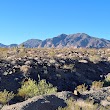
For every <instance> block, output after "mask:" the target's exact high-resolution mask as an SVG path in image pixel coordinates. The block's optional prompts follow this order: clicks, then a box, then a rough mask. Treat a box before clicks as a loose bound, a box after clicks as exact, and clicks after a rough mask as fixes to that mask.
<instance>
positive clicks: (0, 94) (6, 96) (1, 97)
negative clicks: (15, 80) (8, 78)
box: [0, 90, 15, 105]
mask: <svg viewBox="0 0 110 110" xmlns="http://www.w3.org/2000/svg"><path fill="white" fill-rule="evenodd" d="M14 96H15V95H14V94H13V93H12V92H9V91H6V90H4V91H0V103H1V104H3V105H5V104H7V103H8V102H9V101H10V100H11V99H13V98H14Z"/></svg>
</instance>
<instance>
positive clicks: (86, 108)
mask: <svg viewBox="0 0 110 110" xmlns="http://www.w3.org/2000/svg"><path fill="white" fill-rule="evenodd" d="M66 103H67V106H66V107H64V108H62V107H59V108H58V110H99V109H100V110H109V108H106V107H102V106H100V105H98V104H94V101H90V100H77V101H75V100H72V99H68V100H67V101H66Z"/></svg>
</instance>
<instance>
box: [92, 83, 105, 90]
mask: <svg viewBox="0 0 110 110" xmlns="http://www.w3.org/2000/svg"><path fill="white" fill-rule="evenodd" d="M103 84H104V82H101V81H94V82H92V86H91V88H92V89H100V88H102V87H103Z"/></svg>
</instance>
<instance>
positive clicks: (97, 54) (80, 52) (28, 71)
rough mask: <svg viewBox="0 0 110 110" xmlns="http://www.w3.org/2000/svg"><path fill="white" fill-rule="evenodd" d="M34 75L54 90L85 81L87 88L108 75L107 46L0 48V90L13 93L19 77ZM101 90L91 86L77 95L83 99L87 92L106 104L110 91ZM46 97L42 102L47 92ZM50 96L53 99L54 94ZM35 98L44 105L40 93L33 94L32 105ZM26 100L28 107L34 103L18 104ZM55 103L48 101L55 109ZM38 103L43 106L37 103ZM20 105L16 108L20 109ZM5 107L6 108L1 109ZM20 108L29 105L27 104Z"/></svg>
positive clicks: (19, 79) (109, 67)
mask: <svg viewBox="0 0 110 110" xmlns="http://www.w3.org/2000/svg"><path fill="white" fill-rule="evenodd" d="M38 76H40V79H46V82H47V83H51V84H52V85H53V86H54V87H57V89H58V92H62V91H72V93H73V91H74V89H75V88H76V87H77V86H79V85H81V84H84V83H85V85H88V90H90V89H91V85H92V82H93V81H104V80H105V78H108V79H109V77H110V49H84V48H79V49H76V48H73V47H71V48H37V49H27V48H14V49H13V48H10V49H6V50H5V49H4V50H3V49H1V52H0V91H4V89H6V90H8V91H10V92H13V93H15V94H17V92H18V89H19V88H20V87H21V83H22V82H23V81H25V80H27V79H28V78H31V79H33V80H35V81H36V82H38V80H39V77H38ZM109 86H110V85H109ZM101 91H102V92H100V90H98V91H96V90H95V91H94V90H91V91H89V92H86V93H84V94H82V95H83V96H84V97H83V96H82V97H79V98H82V99H84V98H86V97H88V96H90V97H93V98H91V99H94V100H95V102H97V103H100V104H102V105H104V102H105V103H107V104H109V101H107V100H109V95H110V93H109V92H110V91H109V89H108V88H105V89H104V88H103V90H101ZM72 93H71V94H72ZM58 94H60V93H58ZM67 94H68V93H67ZM95 94H96V95H95ZM94 95H95V96H94ZM85 96H86V97H85ZM49 97H50V98H49V99H48V100H47V102H46V104H47V103H48V101H49V100H50V99H51V98H52V97H51V96H49ZM107 97H108V99H107ZM54 98H55V99H56V95H55V97H54ZM58 98H59V97H58ZM74 98H75V97H74ZM97 98H98V99H97ZM40 99H42V100H43V102H42V100H40ZM106 99H107V100H106ZM30 100H31V99H30ZM32 100H33V99H32ZM32 100H31V101H32ZM38 100H40V102H42V103H44V107H45V102H44V97H43V96H42V97H41V98H40V97H39V98H37V97H36V98H35V105H36V103H37V104H39V103H40V102H39V101H38ZM56 100H57V99H56ZM58 100H59V99H58ZM97 100H98V101H97ZM99 100H100V101H99ZM20 101H21V99H13V100H11V102H10V103H9V104H13V103H17V102H20ZM22 101H23V100H22ZM53 101H54V100H53ZM63 102H64V101H63ZM26 103H30V104H29V108H30V107H32V105H33V106H35V105H34V104H33V103H34V102H22V103H20V104H19V103H18V105H22V104H23V106H22V107H24V106H25V107H26ZM50 103H52V105H51V104H50ZM56 103H57V101H56ZM56 103H55V105H53V102H51V101H50V102H49V106H50V108H51V107H55V109H57V107H56V106H57V104H56ZM59 103H60V102H59ZM62 104H64V103H62V102H61V105H62ZM47 105H48V104H47ZM13 106H16V105H12V107H13ZM36 106H37V105H36ZM39 106H40V107H43V106H41V105H39ZM22 107H21V108H22ZM37 107H38V106H37ZM15 108H16V107H15ZM21 108H20V110H22V109H23V108H22V109H21ZM50 108H47V110H50ZM5 109H6V108H4V109H3V110H5ZM6 110H7V109H6ZM10 110H11V109H10ZM15 110H16V109H15ZM17 110H19V109H17ZM23 110H29V109H28V107H27V108H26V109H23ZM33 110H34V109H33ZM35 110H36V109H35ZM41 110H42V109H41ZM51 110H52V109H51ZM53 110H54V109H53Z"/></svg>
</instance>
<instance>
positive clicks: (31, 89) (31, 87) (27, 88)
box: [18, 79, 57, 99]
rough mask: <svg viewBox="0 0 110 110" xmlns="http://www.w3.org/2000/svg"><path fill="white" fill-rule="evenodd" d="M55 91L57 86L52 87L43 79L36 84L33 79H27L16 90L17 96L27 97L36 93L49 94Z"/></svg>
mask: <svg viewBox="0 0 110 110" xmlns="http://www.w3.org/2000/svg"><path fill="white" fill-rule="evenodd" d="M56 91H57V88H55V87H53V86H52V85H51V84H47V83H46V81H45V80H40V81H39V82H38V84H37V83H36V82H35V81H33V80H31V79H29V80H28V81H26V82H24V83H23V84H22V86H21V88H20V89H19V90H18V96H21V97H23V98H24V99H28V98H31V97H33V96H36V95H45V94H51V93H54V92H56Z"/></svg>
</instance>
